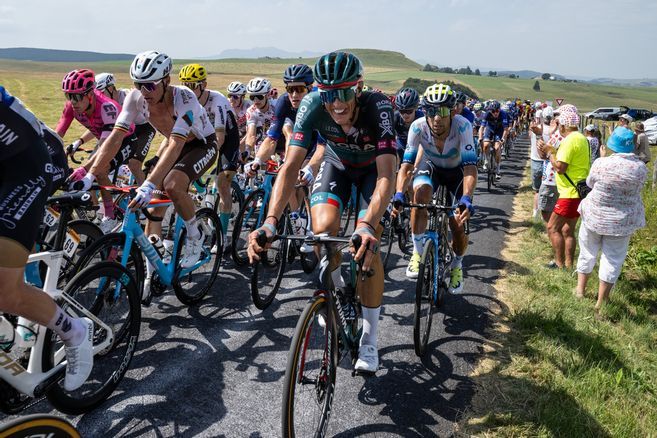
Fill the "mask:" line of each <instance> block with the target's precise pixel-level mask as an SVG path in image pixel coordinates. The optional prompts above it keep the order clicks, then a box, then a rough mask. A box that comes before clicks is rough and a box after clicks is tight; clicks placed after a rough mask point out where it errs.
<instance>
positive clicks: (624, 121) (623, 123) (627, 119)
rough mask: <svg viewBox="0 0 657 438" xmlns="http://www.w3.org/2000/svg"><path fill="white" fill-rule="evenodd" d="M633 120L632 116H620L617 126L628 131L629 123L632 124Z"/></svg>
mask: <svg viewBox="0 0 657 438" xmlns="http://www.w3.org/2000/svg"><path fill="white" fill-rule="evenodd" d="M633 121H634V119H633V118H632V116H628V115H627V114H621V115H620V116H618V126H620V127H623V128H627V129H630V123H632V122H633Z"/></svg>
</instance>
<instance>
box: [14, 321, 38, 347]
mask: <svg viewBox="0 0 657 438" xmlns="http://www.w3.org/2000/svg"><path fill="white" fill-rule="evenodd" d="M37 330H38V328H37V324H36V323H35V322H32V321H30V320H29V319H26V318H23V317H22V316H19V317H18V322H17V324H16V333H17V335H18V336H16V339H15V341H16V345H18V346H19V347H21V348H30V347H32V346H33V345H34V344H35V343H36V338H37Z"/></svg>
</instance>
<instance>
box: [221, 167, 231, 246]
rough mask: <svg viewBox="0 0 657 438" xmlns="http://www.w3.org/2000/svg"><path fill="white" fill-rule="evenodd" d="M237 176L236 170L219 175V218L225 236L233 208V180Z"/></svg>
mask: <svg viewBox="0 0 657 438" xmlns="http://www.w3.org/2000/svg"><path fill="white" fill-rule="evenodd" d="M234 176H235V171H232V170H229V171H225V172H221V173H220V174H219V175H218V176H217V192H218V193H219V220H220V221H221V230H222V231H223V233H224V236H226V235H227V233H228V222H229V221H230V214H231V211H232V209H233V195H232V193H231V182H232V181H233V177H234Z"/></svg>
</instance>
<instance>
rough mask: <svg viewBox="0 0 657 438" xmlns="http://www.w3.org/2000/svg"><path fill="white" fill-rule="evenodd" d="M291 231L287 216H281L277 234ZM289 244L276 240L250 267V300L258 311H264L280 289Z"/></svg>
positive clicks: (282, 240) (287, 241)
mask: <svg viewBox="0 0 657 438" xmlns="http://www.w3.org/2000/svg"><path fill="white" fill-rule="evenodd" d="M290 231H291V225H290V222H289V218H288V216H287V214H284V215H283V216H282V219H281V222H280V223H279V224H278V230H277V232H278V233H279V234H286V233H289V232H290ZM290 246H291V245H290V242H289V240H287V239H278V240H276V241H274V242H273V243H272V246H271V247H269V248H268V249H267V250H265V251H263V252H261V253H260V260H259V261H258V262H257V263H255V264H254V265H252V271H251V298H252V299H253V304H254V305H255V306H256V308H258V309H259V310H265V309H266V308H267V307H269V305H270V304H271V303H272V301H274V298H275V297H276V294H277V293H278V291H279V289H280V287H281V281H283V274H284V273H285V265H286V263H287V261H288V257H289V251H290Z"/></svg>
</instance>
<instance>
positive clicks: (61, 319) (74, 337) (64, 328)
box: [48, 306, 86, 346]
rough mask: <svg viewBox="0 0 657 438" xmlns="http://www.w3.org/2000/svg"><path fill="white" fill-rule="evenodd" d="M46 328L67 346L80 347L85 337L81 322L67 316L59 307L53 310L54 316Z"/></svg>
mask: <svg viewBox="0 0 657 438" xmlns="http://www.w3.org/2000/svg"><path fill="white" fill-rule="evenodd" d="M48 328H49V329H50V330H52V331H54V332H55V333H57V336H59V337H60V338H61V339H62V341H64V344H66V345H68V346H72V345H80V343H81V342H82V341H83V340H84V337H85V335H86V330H85V327H84V325H83V324H82V321H80V320H79V319H77V318H72V317H70V316H68V315H67V314H66V313H65V312H64V311H63V310H62V308H61V307H59V306H57V309H56V310H55V316H53V317H52V319H51V320H50V322H49V323H48Z"/></svg>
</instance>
